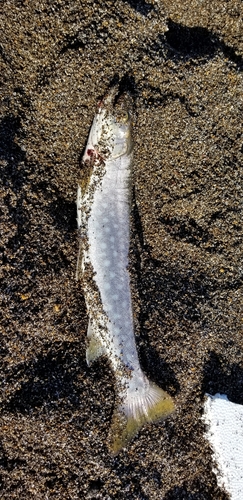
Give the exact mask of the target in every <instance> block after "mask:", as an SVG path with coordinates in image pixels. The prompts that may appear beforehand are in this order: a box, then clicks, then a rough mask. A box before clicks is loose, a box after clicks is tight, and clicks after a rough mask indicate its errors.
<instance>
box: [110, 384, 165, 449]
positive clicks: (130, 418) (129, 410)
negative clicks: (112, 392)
mask: <svg viewBox="0 0 243 500" xmlns="http://www.w3.org/2000/svg"><path fill="white" fill-rule="evenodd" d="M174 408H175V407H174V402H173V399H172V398H171V396H170V395H169V394H168V393H167V392H165V391H163V390H162V389H160V387H158V386H157V385H156V384H154V383H153V382H150V381H149V380H148V379H145V381H144V385H143V387H141V388H139V389H138V387H136V386H135V385H134V384H130V385H129V387H128V388H127V390H126V392H125V391H124V393H123V395H122V396H121V400H120V403H119V405H118V407H117V408H116V410H115V412H114V415H113V418H112V424H111V428H110V433H109V438H108V446H109V449H110V451H111V453H112V454H117V453H118V452H119V451H120V450H121V449H122V448H123V447H125V446H126V445H127V443H128V442H129V441H130V440H131V439H132V438H133V437H134V436H135V434H136V433H137V432H138V431H139V429H140V428H141V427H142V426H143V425H144V424H145V423H146V422H157V421H160V420H163V419H164V418H166V417H167V416H168V415H170V414H171V413H172V412H173V411H174Z"/></svg>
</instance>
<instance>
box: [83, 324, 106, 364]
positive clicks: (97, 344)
mask: <svg viewBox="0 0 243 500" xmlns="http://www.w3.org/2000/svg"><path fill="white" fill-rule="evenodd" d="M87 338H88V346H87V349H86V362H87V365H88V366H90V365H91V364H92V363H93V361H95V360H96V359H97V358H99V357H100V356H102V355H103V354H105V350H104V347H103V345H102V343H101V341H100V339H99V338H98V337H97V335H95V333H94V330H93V327H92V322H91V320H90V319H89V324H88V331H87Z"/></svg>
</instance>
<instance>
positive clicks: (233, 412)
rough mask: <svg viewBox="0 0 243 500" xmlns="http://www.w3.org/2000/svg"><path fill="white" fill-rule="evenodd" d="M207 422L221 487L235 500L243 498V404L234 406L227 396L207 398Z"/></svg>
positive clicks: (205, 409)
mask: <svg viewBox="0 0 243 500" xmlns="http://www.w3.org/2000/svg"><path fill="white" fill-rule="evenodd" d="M206 396H207V398H206V401H205V404H204V415H203V420H204V422H205V423H206V425H207V426H208V429H207V433H206V437H207V439H208V440H209V442H210V444H211V446H212V448H213V451H214V460H215V462H216V463H217V469H216V470H215V471H214V472H215V474H216V476H217V480H218V484H219V486H223V487H224V488H225V489H226V490H227V491H228V493H229V495H230V497H231V499H232V500H242V498H243V493H242V492H243V405H239V404H236V403H232V402H231V401H229V400H228V398H227V396H225V395H222V394H215V396H210V395H209V394H207V395H206Z"/></svg>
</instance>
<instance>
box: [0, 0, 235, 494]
mask: <svg viewBox="0 0 243 500" xmlns="http://www.w3.org/2000/svg"><path fill="white" fill-rule="evenodd" d="M171 4H173V5H171ZM135 7H136V2H135V1H128V0H127V1H121V0H120V1H117V2H112V1H106V2H104V1H101V0H100V1H97V2H95V3H94V2H93V1H92V2H91V1H88V0H87V1H85V2H83V6H82V7H81V5H80V2H78V1H76V0H74V1H72V2H67V1H58V0H56V1H50V0H49V1H47V0H45V1H42V2H39V1H38V2H37V1H36V0H34V1H32V2H29V1H24V0H23V1H15V2H14V1H11V0H9V1H7V2H3V4H2V7H1V21H0V26H1V28H3V31H2V34H1V47H0V48H1V71H0V74H1V77H0V78H1V121H0V138H1V140H0V161H1V183H2V189H1V207H0V208H1V255H2V257H3V266H2V268H1V273H2V287H1V293H2V295H1V297H2V310H1V346H0V354H1V371H0V377H1V417H0V443H1V445H0V477H1V483H0V484H1V493H0V497H1V498H2V499H10V498H11V499H12V498H16V499H20V498H21V499H23V498H26V499H32V498H35V499H43V500H44V499H45V500H46V499H49V498H55V499H62V500H63V499H71V500H74V499H79V498H82V499H83V498H87V499H106V500H108V499H113V498H114V499H141V500H154V499H155V500H158V499H164V500H177V499H178V500H182V499H183V500H199V499H200V500H226V499H227V498H228V496H227V495H226V493H224V491H223V490H221V489H220V488H218V487H217V484H216V478H215V475H214V474H213V472H212V458H211V452H210V448H209V445H208V443H207V442H206V441H205V439H204V436H203V433H204V425H203V424H202V422H201V420H200V416H201V414H202V405H203V398H204V394H205V392H209V393H211V394H215V393H216V392H222V393H226V394H227V396H228V397H229V399H230V400H231V401H234V402H236V403H241V404H243V395H242V394H243V361H242V347H243V340H242V324H243V322H242V252H243V248H242V200H243V188H242V161H243V138H242V128H241V127H242V91H243V75H242V69H243V36H242V34H243V27H242V22H241V21H240V17H242V15H241V14H242V2H241V1H240V0H238V1H237V0H235V1H233V0H231V1H228V2H226V1H223V2H222V1H214V2H209V1H207V2H200V1H199V0H197V1H196V0H194V1H184V2H181V3H180V2H179V1H174V2H170V1H168V0H166V1H165V2H164V3H163V5H162V3H161V2H152V1H151V2H144V1H140V2H138V7H137V9H136V8H135ZM115 74H117V75H118V76H120V77H123V76H124V74H128V75H130V80H131V84H132V86H133V89H132V90H133V92H134V94H135V95H136V100H135V101H136V112H135V115H136V116H135V130H134V142H135V161H134V197H133V211H132V239H131V276H132V288H133V297H134V317H135V324H136V333H137V345H138V349H139V353H140V358H141V364H142V366H143V369H144V370H145V372H146V373H147V374H148V376H149V377H150V378H152V379H153V380H154V381H156V382H157V383H158V384H159V385H160V386H161V387H162V388H163V389H165V390H167V391H168V392H169V393H170V394H171V395H173V396H174V399H175V403H176V412H175V414H174V415H173V416H172V417H170V418H168V419H167V420H166V421H165V422H163V423H161V424H157V425H152V424H151V425H148V426H147V427H145V428H143V429H142V430H141V432H140V433H139V435H138V436H137V438H136V439H134V441H133V442H132V443H131V445H130V446H129V447H128V448H127V449H126V450H124V451H122V452H121V453H120V454H119V455H118V456H117V457H115V458H112V457H110V456H109V454H108V452H107V448H106V437H107V433H108V428H109V423H110V419H111V415H112V411H113V407H114V400H115V393H114V378H113V374H112V372H111V370H110V368H109V364H108V362H107V361H106V360H101V361H99V362H97V363H95V365H94V366H93V367H92V368H90V369H88V368H87V366H86V361H85V333H86V328H87V316H86V312H85V306H84V298H83V295H82V287H81V284H80V283H76V282H75V268H76V256H77V250H78V243H77V231H76V207H75V200H76V187H77V179H78V178H79V168H80V167H79V158H80V154H81V152H82V150H83V147H84V145H85V142H86V139H87V135H88V131H89V127H90V124H91V122H92V119H93V116H94V112H95V105H96V102H97V100H98V99H99V98H100V97H102V96H103V95H104V93H105V92H106V90H107V87H108V85H109V84H110V81H111V80H112V78H113V77H114V75H115Z"/></svg>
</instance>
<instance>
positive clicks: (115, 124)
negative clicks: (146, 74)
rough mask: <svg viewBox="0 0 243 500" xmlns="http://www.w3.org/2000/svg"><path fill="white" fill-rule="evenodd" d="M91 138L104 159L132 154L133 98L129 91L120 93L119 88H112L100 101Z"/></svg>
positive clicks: (95, 148) (94, 146)
mask: <svg viewBox="0 0 243 500" xmlns="http://www.w3.org/2000/svg"><path fill="white" fill-rule="evenodd" d="M89 139H90V141H89V143H90V142H91V143H92V147H93V148H94V150H95V151H96V153H97V154H98V155H99V157H101V158H103V159H104V160H113V159H116V158H119V157H120V156H123V155H131V153H132V150H133V141H132V99H131V97H130V95H129V94H128V92H125V93H122V94H118V89H117V88H112V89H111V90H110V92H109V93H108V94H107V95H106V96H105V97H104V99H103V100H102V101H101V102H100V103H99V105H98V110H97V113H96V115H95V118H94V121H93V124H92V127H91V131H90V137H89ZM89 147H90V146H89Z"/></svg>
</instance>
